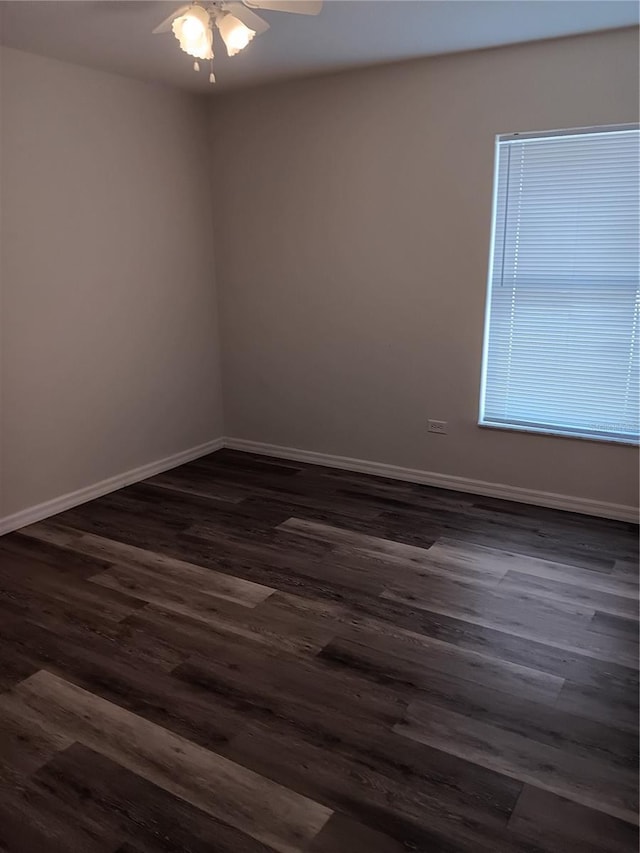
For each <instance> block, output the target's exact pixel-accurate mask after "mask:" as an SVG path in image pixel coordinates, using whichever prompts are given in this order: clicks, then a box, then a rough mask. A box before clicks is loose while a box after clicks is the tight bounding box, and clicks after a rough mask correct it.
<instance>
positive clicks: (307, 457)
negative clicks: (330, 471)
mask: <svg viewBox="0 0 640 853" xmlns="http://www.w3.org/2000/svg"><path fill="white" fill-rule="evenodd" d="M222 447H228V448H231V449H232V450H244V451H246V452H247V453H257V454H260V455H262V456H275V457H277V458H280V459H290V460H292V461H294V462H309V463H311V464H314V465H324V466H326V467H328V468H341V469H343V470H344V471H357V472H359V473H361V474H375V475H376V476H378V477H388V478H389V479H392V480H404V481H405V482H408V483H422V484H423V485H425V486H437V487H438V488H441V489H452V490H453V491H456V492H469V493H471V494H476V495H486V496H488V497H493V498H503V499H505V500H509V501H517V502H519V503H528V504H534V505H537V506H545V507H551V508H552V509H561V510H565V511H566V512H578V513H582V514H583V515H595V516H600V517H602V518H613V519H617V520H619V521H631V522H633V523H636V524H637V523H638V510H637V509H636V508H635V507H632V506H625V505H624V504H613V503H605V502H602V501H593V500H588V499H586V498H577V497H572V496H570V495H559V494H554V493H553V492H540V491H535V490H533V489H521V488H518V487H517V486H508V485H505V484H502V483H489V482H485V481H484V480H470V479H467V478H466V477H455V476H452V475H450V474H438V473H436V472H434V471H421V470H419V469H417V468H401V467H400V466H398V465H387V464H385V463H383V462H370V461H368V460H365V459H352V458H351V457H349V456H334V455H331V454H328V453H317V452H315V451H312V450H300V449H298V448H295V447H281V446H280V445H277V444H265V443H264V442H261V441H247V440H245V439H242V438H232V437H227V438H216V439H214V440H213V441H208V442H206V443H205V444H200V445H198V446H197V447H192V448H190V449H189V450H184V451H182V452H181V453H175V454H173V456H166V457H165V458H164V459H158V460H157V461H155V462H150V463H148V464H147V465H141V466H140V467H139V468H133V469H132V470H130V471H125V472H124V473H123V474H117V475H116V476H115V477H109V478H108V479H106V480H101V481H100V482H99V483H94V484H93V485H91V486H86V487H85V488H83V489H78V490H77V491H75V492H69V493H68V494H66V495H60V496H59V497H57V498H53V499H52V500H50V501H45V502H44V503H41V504H38V505H37V506H32V507H28V508H27V509H24V510H21V511H20V512H16V513H14V514H13V515H8V516H5V517H4V518H0V536H2V535H3V534H5V533H10V532H11V531H12V530H19V529H20V528H21V527H26V525H27V524H34V523H35V522H36V521H42V520H43V519H45V518H49V517H50V516H52V515H56V514H57V513H59V512H64V510H66V509H71V508H72V507H74V506H78V505H79V504H83V503H87V501H92V500H93V499H94V498H99V497H101V496H102V495H106V494H108V493H109V492H115V491H116V490H117V489H121V488H123V487H124V486H130V485H131V484H132V483H139V482H140V481H141V480H146V479H147V478H148V477H153V476H154V474H161V473H162V472H163V471H168V470H170V469H171V468H177V467H178V465H184V464H185V463H186V462H191V461H192V460H193V459H198V458H200V457H201V456H206V455H207V454H208V453H213V452H214V451H216V450H220V449H221V448H222Z"/></svg>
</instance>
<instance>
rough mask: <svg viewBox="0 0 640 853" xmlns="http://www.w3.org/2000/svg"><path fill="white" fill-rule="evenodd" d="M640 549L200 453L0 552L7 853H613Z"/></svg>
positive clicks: (296, 468) (629, 726)
mask: <svg viewBox="0 0 640 853" xmlns="http://www.w3.org/2000/svg"><path fill="white" fill-rule="evenodd" d="M637 534H638V530H637V527H635V526H633V525H630V524H626V523H623V522H616V521H607V520H600V519H594V518H588V517H584V516H579V515H574V514H569V513H562V512H558V511H554V510H547V509H541V508H536V507H530V506H525V505H521V504H513V503H509V502H506V501H499V500H493V499H489V498H482V497H478V496H473V495H464V494H458V493H454V492H447V491H444V490H440V489H432V488H428V487H424V486H417V485H411V484H406V483H401V482H397V481H391V480H385V479H382V478H379V477H370V476H366V475H359V474H353V473H347V472H342V471H338V470H335V469H326V468H322V467H319V466H312V465H305V464H299V463H293V462H284V461H281V460H276V459H269V458H265V457H257V456H253V455H250V454H245V453H238V452H233V451H227V450H224V451H219V452H217V453H215V454H212V455H211V456H208V457H205V458H203V459H200V460H197V461H195V462H191V463H189V464H187V465H184V466H182V467H181V468H178V469H175V470H173V471H171V472H169V473H167V474H162V475H159V476H157V477H152V478H151V479H149V480H147V481H145V482H144V483H139V484H136V485H133V486H130V487H128V488H126V489H122V490H120V491H118V492H114V493H112V494H110V495H107V496H105V497H103V498H100V499H98V500H95V501H93V502H91V503H89V504H85V505H84V506H81V507H78V508H75V509H72V510H69V511H67V512H65V513H62V514H60V515H58V516H57V517H55V518H52V519H49V520H47V521H44V522H40V523H38V524H34V525H31V526H30V527H27V528H24V529H23V530H21V531H18V532H16V533H12V534H9V535H7V536H5V537H3V538H2V539H0V851H4V853H32V851H33V853H42V851H45V850H46V851H54V853H57V851H60V853H75V851H77V853H160V851H164V853H167V852H168V851H171V853H178V851H191V853H205V851H207V853H210V851H220V853H258V852H259V851H262V853H269V851H271V853H274V851H277V853H360V851H363V853H402V851H405V853H406V851H418V852H419V853H457V852H458V851H459V853H631V851H633V853H635V851H637V849H638V687H639V685H638V666H637V663H638V535H637Z"/></svg>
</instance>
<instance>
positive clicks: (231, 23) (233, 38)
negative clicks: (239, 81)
mask: <svg viewBox="0 0 640 853" xmlns="http://www.w3.org/2000/svg"><path fill="white" fill-rule="evenodd" d="M216 24H217V27H218V29H219V30H220V35H221V36H222V41H223V42H224V43H225V47H226V48H227V53H228V54H229V56H235V55H236V53H240V51H241V50H244V48H245V47H246V46H247V45H248V44H249V42H250V41H251V39H252V38H253V37H254V36H255V34H256V33H255V30H252V29H250V28H249V27H247V26H246V24H243V23H242V21H240V20H238V18H236V17H235V16H234V15H231V14H229V13H227V14H226V15H222V16H221V17H220V18H218V20H217V21H216Z"/></svg>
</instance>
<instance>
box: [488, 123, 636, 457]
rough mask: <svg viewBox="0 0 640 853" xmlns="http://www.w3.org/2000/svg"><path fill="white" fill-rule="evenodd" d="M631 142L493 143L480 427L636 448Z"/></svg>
mask: <svg viewBox="0 0 640 853" xmlns="http://www.w3.org/2000/svg"><path fill="white" fill-rule="evenodd" d="M639 142H640V132H639V130H638V128H637V126H633V127H631V126H630V125H624V126H622V127H615V128H613V127H604V128H594V129H586V130H583V129H580V130H571V131H560V132H555V131H554V132H552V133H547V134H521V135H520V134H514V135H510V136H500V137H498V139H497V143H496V176H495V196H494V210H493V234H492V251H491V264H490V270H489V286H488V297H487V317H486V328H485V344H484V355H483V371H482V390H481V399H480V421H479V422H480V424H481V425H483V426H493V427H504V428H508V429H522V430H527V431H533V432H545V433H554V434H558V435H569V436H578V437H582V438H595V439H602V440H607V441H619V442H629V443H637V441H638V433H639V409H640V397H639V385H640V376H639V359H640V355H639V353H640V316H639V312H640V292H639V288H638V265H639V262H640V258H639V249H638V244H639V240H640V237H639V230H638V229H639V215H638V208H639V195H638V194H639V190H640V186H639V168H640V157H639Z"/></svg>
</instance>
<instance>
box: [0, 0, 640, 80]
mask: <svg viewBox="0 0 640 853" xmlns="http://www.w3.org/2000/svg"><path fill="white" fill-rule="evenodd" d="M180 5H181V0H176V2H164V0H161V2H158V0H117V2H112V0H93V2H86V0H45V2H35V0H10V2H3V3H1V4H0V15H1V17H0V41H1V42H2V43H3V44H6V45H9V46H11V47H16V48H20V49H22V50H26V51H30V52H32V53H38V54H43V55H45V56H51V57H55V58H58V59H64V60H67V61H70V62H76V63H79V64H82V65H88V66H92V67H94V68H102V69H105V70H109V71H115V72H117V73H120V74H124V75H127V76H130V77H138V78H142V79H145V80H156V81H160V82H163V83H168V84H170V85H174V86H178V87H180V88H183V89H191V90H193V91H204V92H207V91H213V90H214V89H215V90H216V91H219V90H221V89H224V88H229V87H235V86H240V85H250V84H255V83H260V82H263V81H266V80H271V79H275V78H284V77H295V76H299V75H303V74H312V73H317V72H322V71H331V70H336V69H342V68H349V67H354V66H358V65H370V64H373V63H378V62H390V61H395V60H400V59H409V58H413V57H418V56H429V55H433V54H439V53H449V52H453V51H460V50H469V49H473V48H482V47H492V46H496V45H501V44H512V43H516V42H523V41H533V40H536V39H544V38H553V37H556V36H564V35H571V34H575V33H584V32H592V31H595V30H604V29H613V28H615V27H623V26H629V25H633V24H637V23H638V20H639V11H638V10H639V6H638V3H637V2H635V0H412V2H411V1H410V2H407V0H373V2H371V0H327V2H325V5H324V8H323V10H322V12H321V13H320V15H319V16H318V17H316V18H314V17H308V16H305V15H291V14H283V13H279V12H260V14H261V15H262V16H263V17H264V18H265V19H266V20H268V21H269V23H270V24H271V29H270V30H268V31H267V32H266V33H264V34H263V35H261V36H259V37H258V38H256V39H254V41H253V42H252V43H251V44H250V45H249V46H248V47H247V48H246V50H244V51H243V52H242V53H240V54H238V55H237V56H235V57H233V58H232V59H229V58H228V57H227V56H226V53H225V52H224V49H223V48H222V45H219V47H218V49H217V50H216V59H215V70H216V76H217V80H218V82H217V83H216V84H215V87H212V86H210V84H209V83H208V82H207V76H208V75H207V74H206V73H204V71H201V72H200V73H199V74H196V73H195V72H194V71H193V70H192V67H191V63H192V60H191V59H190V58H189V57H188V56H187V55H186V54H184V53H182V52H181V51H180V49H179V47H178V43H177V42H176V40H175V39H174V37H173V35H171V34H165V35H152V34H151V30H152V29H153V27H154V26H156V24H158V23H159V22H160V21H161V20H162V19H163V18H164V17H166V16H167V15H168V14H170V13H171V12H172V11H173V9H175V8H177V7H178V6H180ZM205 64H206V63H203V65H205Z"/></svg>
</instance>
